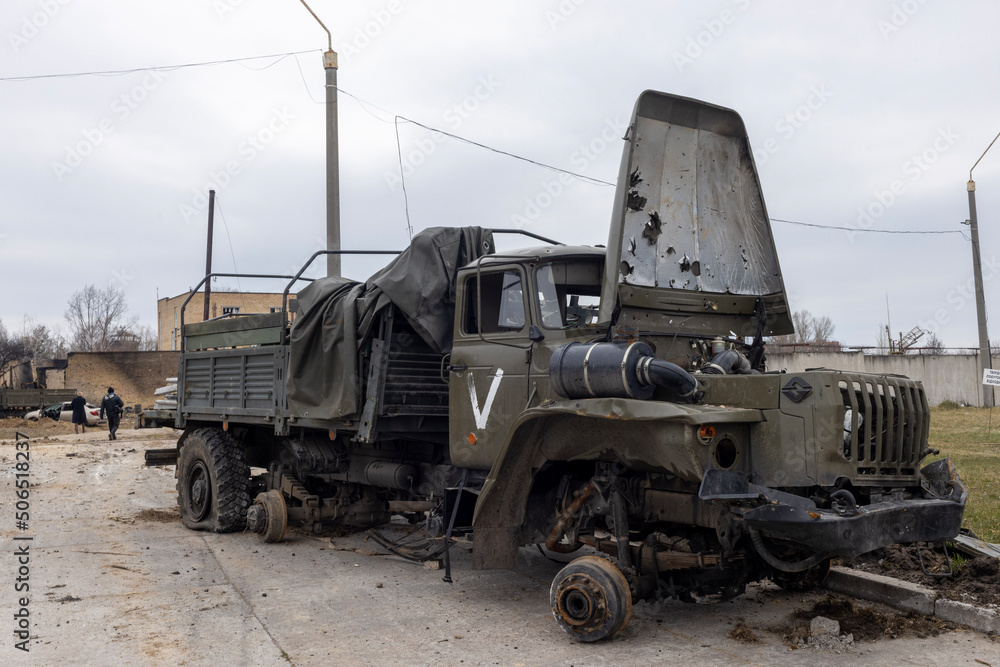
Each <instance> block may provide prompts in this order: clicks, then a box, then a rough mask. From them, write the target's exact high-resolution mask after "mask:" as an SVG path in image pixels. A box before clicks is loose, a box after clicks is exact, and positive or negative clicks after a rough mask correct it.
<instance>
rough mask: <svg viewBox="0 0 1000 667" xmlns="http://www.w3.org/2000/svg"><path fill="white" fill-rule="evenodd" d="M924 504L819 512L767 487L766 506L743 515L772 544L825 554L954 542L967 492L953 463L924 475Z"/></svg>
mask: <svg viewBox="0 0 1000 667" xmlns="http://www.w3.org/2000/svg"><path fill="white" fill-rule="evenodd" d="M920 485H921V488H922V490H923V497H922V498H913V499H910V500H888V501H884V502H879V503H874V504H871V505H865V506H859V507H847V508H841V509H840V510H839V511H837V510H833V509H819V508H818V507H816V505H815V503H813V502H812V501H811V500H808V499H806V498H802V497H800V496H793V495H791V494H787V493H784V492H781V491H777V490H774V489H767V488H764V487H756V488H753V486H754V485H748V487H751V488H748V489H747V490H748V491H758V492H759V493H758V494H757V496H756V497H757V498H760V496H761V495H763V496H764V497H765V498H766V500H767V503H766V504H763V505H760V506H758V507H754V508H753V509H750V510H747V511H746V512H744V513H743V520H744V522H745V523H746V525H747V527H748V528H750V529H753V530H757V531H760V532H761V533H762V534H764V535H765V536H767V537H769V538H771V539H779V540H788V541H790V542H794V543H796V544H801V545H802V546H804V547H806V548H807V549H809V550H811V551H814V552H817V553H820V552H825V553H834V554H837V555H841V556H855V555H858V554H863V553H867V552H869V551H872V550H874V549H878V548H880V547H884V546H887V545H889V544H895V543H903V542H934V541H938V540H945V539H951V538H953V537H955V536H956V535H957V534H958V531H959V528H961V525H962V514H963V512H964V511H965V502H966V499H967V497H968V492H967V491H966V489H965V486H964V485H963V484H962V482H961V480H960V479H959V477H958V472H957V471H956V470H955V466H954V465H953V464H952V462H951V459H942V460H940V461H935V462H934V463H931V464H929V465H928V466H926V467H925V468H923V469H922V470H921V471H920Z"/></svg>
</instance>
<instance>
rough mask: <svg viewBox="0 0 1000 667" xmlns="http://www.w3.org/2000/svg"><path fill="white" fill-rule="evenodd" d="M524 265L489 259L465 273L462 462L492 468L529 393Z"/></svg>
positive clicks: (456, 414) (457, 379)
mask: <svg viewBox="0 0 1000 667" xmlns="http://www.w3.org/2000/svg"><path fill="white" fill-rule="evenodd" d="M526 278H527V276H526V275H525V271H524V269H523V267H521V266H519V265H505V266H495V265H492V264H491V265H488V266H481V267H479V268H478V269H470V270H467V271H465V272H463V273H461V274H459V278H458V291H457V294H456V302H457V303H456V309H455V312H456V316H455V341H454V345H453V347H452V352H451V359H450V361H449V370H450V379H449V406H450V408H449V412H450V414H449V433H450V444H451V458H452V462H453V463H455V464H456V465H459V466H463V467H472V468H489V467H490V466H491V465H492V464H493V459H494V457H495V455H496V454H497V453H498V452H499V450H500V447H501V446H502V445H503V442H504V438H505V437H506V435H507V430H508V428H509V427H510V425H511V423H513V421H514V419H515V418H516V417H517V415H518V414H520V412H521V411H523V410H524V406H525V402H526V401H527V397H528V392H527V386H528V377H527V374H528V361H529V354H530V350H531V341H530V340H529V338H528V329H529V325H530V324H531V323H530V320H529V317H530V316H529V309H528V308H527V306H526V303H525V301H526V296H527V295H528V290H527V288H526V284H527V283H526V282H525V281H526Z"/></svg>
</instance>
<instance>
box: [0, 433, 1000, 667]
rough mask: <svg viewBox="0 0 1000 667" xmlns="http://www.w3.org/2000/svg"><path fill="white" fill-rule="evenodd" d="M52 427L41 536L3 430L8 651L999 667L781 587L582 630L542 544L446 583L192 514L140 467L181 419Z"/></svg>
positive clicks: (354, 552)
mask: <svg viewBox="0 0 1000 667" xmlns="http://www.w3.org/2000/svg"><path fill="white" fill-rule="evenodd" d="M4 426H5V427H6V425H4ZM49 428H51V427H49ZM45 429H46V427H45V426H39V427H38V430H37V431H36V432H34V433H33V437H32V439H31V440H30V441H29V444H30V457H31V458H30V480H31V487H30V498H29V500H30V514H31V518H30V521H29V525H28V526H27V529H26V530H19V529H18V528H17V526H16V522H15V520H14V511H15V491H16V487H15V480H16V463H17V461H16V459H15V455H16V451H17V450H16V448H15V443H14V442H13V441H12V440H6V441H0V543H2V549H0V550H2V552H3V555H2V556H0V591H5V592H2V593H0V618H3V619H7V620H6V621H4V623H6V627H5V628H4V630H3V633H2V636H3V637H4V638H3V639H2V640H0V664H2V665H77V664H79V665H91V664H120V665H164V664H169V665H213V666H219V665H289V664H291V665H395V664H400V665H430V664H435V665H439V664H447V665H487V664H489V665H619V664H640V665H647V664H666V663H671V662H678V663H680V662H683V663H684V664H699V665H705V666H712V665H801V664H831V663H834V662H840V661H842V660H844V659H848V660H851V661H852V662H856V663H858V664H863V665H908V664H912V665H926V664H928V663H938V664H950V665H951V664H953V665H970V666H972V667H975V666H976V665H980V664H985V665H991V666H993V667H1000V642H998V641H996V640H995V638H990V637H988V636H985V635H983V634H980V633H977V632H974V631H969V630H967V629H964V628H954V627H952V626H947V625H945V624H941V623H939V622H938V621H935V620H934V619H927V618H924V617H915V616H910V615H906V614H899V613H897V612H895V611H893V610H891V609H888V608H884V607H880V606H878V605H872V604H869V603H859V602H856V601H853V600H849V599H847V598H842V597H835V596H829V595H828V594H827V593H825V592H823V591H814V592H809V593H804V594H803V593H788V592H785V591H782V590H780V589H778V588H777V587H775V586H773V585H772V584H770V583H764V584H760V585H754V586H751V587H750V590H749V591H748V593H747V594H746V595H744V596H741V597H739V598H737V599H735V600H732V601H729V602H725V603H718V604H684V603H681V602H677V601H669V600H668V601H664V602H659V603H648V602H640V603H637V604H636V605H634V608H633V613H632V618H631V620H630V622H629V624H628V626H627V627H626V628H625V630H624V631H623V633H622V634H621V635H620V636H619V637H617V638H615V639H614V640H611V641H607V642H601V643H597V644H579V643H574V642H572V641H570V640H569V639H568V638H567V637H566V635H565V634H564V633H563V632H562V631H561V630H559V628H558V627H557V625H556V623H555V621H554V620H553V619H552V617H551V612H550V610H549V604H548V592H549V584H550V582H551V580H552V578H553V577H554V576H555V574H556V572H558V570H559V569H560V568H561V565H559V564H555V563H552V562H550V561H548V560H547V559H545V558H543V557H542V556H541V555H540V554H538V553H537V552H536V551H533V550H530V549H522V550H521V551H520V553H519V556H518V564H517V569H516V570H515V571H476V570H473V569H472V563H471V553H470V547H469V545H468V544H464V543H459V544H458V545H457V546H456V547H455V548H454V549H453V552H452V553H453V566H454V569H453V574H452V576H453V579H454V583H453V584H447V583H444V582H443V581H442V580H441V579H442V572H441V571H440V570H428V569H425V568H424V567H423V566H421V565H415V564H413V563H410V562H407V561H403V560H401V559H399V558H398V557H396V556H393V555H391V554H388V553H386V552H385V551H384V550H383V549H381V548H380V547H379V546H378V545H377V544H375V543H374V540H371V539H367V536H366V534H365V533H356V534H350V535H343V536H341V535H338V536H334V537H332V538H331V537H328V536H314V535H311V534H307V533H304V532H302V531H290V534H289V536H288V537H287V538H286V540H285V541H284V542H282V543H279V544H263V543H262V542H260V540H259V539H258V538H257V536H256V535H253V534H250V533H237V534H230V535H215V534H210V533H197V532H192V531H188V530H186V529H185V528H184V527H183V526H182V525H181V524H180V521H179V519H178V515H177V510H176V492H175V490H174V477H173V468H172V467H152V468H149V467H145V466H143V451H144V450H145V449H147V448H162V447H165V446H169V445H168V443H169V442H171V441H172V440H173V439H174V438H175V437H176V436H175V434H174V432H173V431H171V430H168V429H158V430H145V431H120V432H119V440H118V441H116V442H108V441H107V435H106V432H101V431H96V432H88V433H87V434H86V435H73V434H69V435H65V434H64V435H55V434H52V433H51V431H49V430H45ZM24 537H31V538H32V539H31V540H30V541H24V540H16V539H15V538H24ZM25 543H27V544H28V545H29V548H30V561H29V565H28V566H27V567H29V569H30V574H29V575H28V576H29V583H30V591H27V592H26V595H27V596H28V598H30V600H29V602H28V604H27V605H26V606H25V608H27V609H28V610H29V618H30V621H29V625H30V639H29V643H28V644H27V647H28V648H29V649H30V650H29V652H27V653H26V652H23V651H21V650H18V649H17V648H16V642H17V641H18V638H17V637H16V635H14V634H13V633H12V630H13V629H16V627H15V626H14V623H16V620H15V621H14V622H12V619H14V615H15V614H17V613H18V611H19V609H20V608H22V606H24V605H22V604H21V603H22V602H23V601H22V600H19V599H18V597H17V596H18V595H23V594H15V592H14V585H15V582H16V580H17V578H18V577H19V576H21V575H20V574H19V568H20V567H21V566H20V565H19V564H18V562H17V558H16V555H15V550H16V549H17V548H18V547H19V546H22V545H24V544H25ZM817 616H826V617H829V618H833V619H835V620H840V621H841V623H842V624H843V629H842V631H841V634H840V636H835V637H834V640H835V641H833V642H827V643H825V644H821V643H817V642H814V641H812V640H813V639H814V638H811V637H810V636H809V625H810V622H811V620H814V619H815V618H816V617H817ZM852 623H853V625H851V624H852ZM847 633H852V634H853V637H852V638H851V639H852V641H847Z"/></svg>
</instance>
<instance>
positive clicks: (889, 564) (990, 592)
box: [844, 543, 1000, 608]
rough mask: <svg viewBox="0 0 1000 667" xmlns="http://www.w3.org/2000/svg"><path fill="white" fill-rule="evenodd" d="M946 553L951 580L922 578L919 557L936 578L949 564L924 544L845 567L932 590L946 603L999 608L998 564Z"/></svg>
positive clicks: (896, 548) (880, 553) (883, 552)
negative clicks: (944, 599)
mask: <svg viewBox="0 0 1000 667" xmlns="http://www.w3.org/2000/svg"><path fill="white" fill-rule="evenodd" d="M949 553H950V554H951V558H952V572H953V574H952V575H951V576H950V577H948V576H929V575H927V574H924V571H923V569H922V568H921V567H920V556H921V554H922V555H923V559H924V566H925V567H926V568H927V571H928V572H931V573H932V574H937V575H944V574H946V573H947V572H948V561H947V559H946V558H945V555H944V552H943V551H942V550H941V549H940V547H939V546H937V547H936V546H934V545H929V544H924V543H919V544H913V545H903V544H893V545H890V546H888V547H886V548H884V549H878V550H877V551H873V552H871V553H870V554H865V555H864V556H861V557H859V558H856V559H853V560H852V561H850V562H847V563H844V564H845V565H848V566H849V567H853V568H856V569H859V570H863V571H865V572H872V573H875V574H881V575H884V576H887V577H895V578H896V579H903V580H905V581H912V582H913V583H917V584H921V585H923V586H927V587H928V588H933V589H935V590H937V591H938V592H939V593H940V594H941V595H943V596H944V597H946V598H948V599H949V600H957V601H959V602H968V603H969V604H975V605H978V606H983V607H990V606H992V607H993V608H996V607H998V606H1000V560H997V559H996V558H991V557H989V556H977V557H975V558H973V557H971V556H967V555H965V554H963V553H961V552H958V551H956V550H954V549H951V550H949Z"/></svg>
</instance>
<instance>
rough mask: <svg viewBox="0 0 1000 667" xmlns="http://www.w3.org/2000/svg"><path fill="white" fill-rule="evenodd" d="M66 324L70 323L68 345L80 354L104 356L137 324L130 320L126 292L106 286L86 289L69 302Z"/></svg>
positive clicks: (87, 287) (135, 319)
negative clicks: (100, 353) (124, 333)
mask: <svg viewBox="0 0 1000 667" xmlns="http://www.w3.org/2000/svg"><path fill="white" fill-rule="evenodd" d="M68 306H69V307H68V308H67V309H66V321H67V322H68V323H69V330H70V336H71V341H70V342H71V345H72V348H73V349H74V350H77V351H79V352H107V351H109V350H114V349H116V348H117V346H118V345H119V344H120V341H121V333H122V332H123V331H131V330H132V329H133V328H134V327H135V326H136V325H137V323H138V318H137V317H132V318H129V317H128V316H127V313H128V304H127V303H126V302H125V292H124V291H122V290H119V289H116V288H115V287H114V286H113V285H108V287H107V288H105V289H103V290H102V289H98V288H97V287H94V286H93V285H87V286H86V287H84V288H83V289H82V290H80V291H79V292H75V293H74V294H73V296H71V297H70V299H69V304H68Z"/></svg>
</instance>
